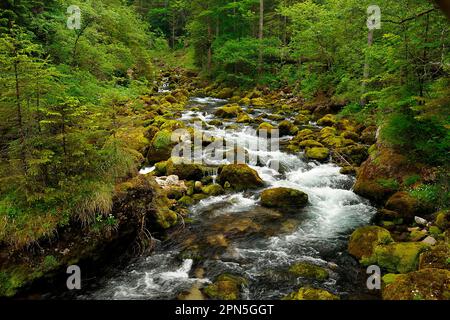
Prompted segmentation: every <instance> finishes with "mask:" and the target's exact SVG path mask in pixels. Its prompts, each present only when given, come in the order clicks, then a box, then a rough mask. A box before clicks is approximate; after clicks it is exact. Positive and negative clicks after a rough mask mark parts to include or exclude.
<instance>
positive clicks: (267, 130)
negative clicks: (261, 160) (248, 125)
mask: <svg viewBox="0 0 450 320" xmlns="http://www.w3.org/2000/svg"><path fill="white" fill-rule="evenodd" d="M277 129H278V128H277V127H275V126H273V125H271V124H270V123H268V122H263V123H261V124H260V125H259V127H258V133H259V134H260V135H261V134H267V137H271V136H272V133H273V132H275V130H277Z"/></svg>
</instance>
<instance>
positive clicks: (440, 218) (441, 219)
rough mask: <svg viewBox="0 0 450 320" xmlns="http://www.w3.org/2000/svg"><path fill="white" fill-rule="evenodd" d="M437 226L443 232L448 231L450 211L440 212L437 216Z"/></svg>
mask: <svg viewBox="0 0 450 320" xmlns="http://www.w3.org/2000/svg"><path fill="white" fill-rule="evenodd" d="M436 225H437V226H438V227H439V228H440V229H441V230H446V229H448V228H450V211H449V210H443V211H439V212H438V213H437V214H436Z"/></svg>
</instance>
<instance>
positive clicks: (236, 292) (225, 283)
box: [204, 274, 247, 300]
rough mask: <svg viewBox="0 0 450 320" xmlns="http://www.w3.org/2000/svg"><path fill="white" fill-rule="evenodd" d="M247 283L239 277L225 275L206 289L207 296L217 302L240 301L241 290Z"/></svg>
mask: <svg viewBox="0 0 450 320" xmlns="http://www.w3.org/2000/svg"><path fill="white" fill-rule="evenodd" d="M245 284H247V281H246V280H245V279H244V278H242V277H238V276H234V275H229V274H223V275H221V276H219V277H218V278H217V279H216V281H215V282H214V283H213V284H211V285H209V286H207V287H206V288H205V289H204V292H205V294H206V295H208V296H209V297H210V298H212V299H217V300H238V299H239V298H240V289H241V287H242V286H243V285H245Z"/></svg>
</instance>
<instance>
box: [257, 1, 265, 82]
mask: <svg viewBox="0 0 450 320" xmlns="http://www.w3.org/2000/svg"><path fill="white" fill-rule="evenodd" d="M258 39H259V57H258V71H259V74H261V73H262V71H263V46H262V40H263V39H264V0H259V34H258Z"/></svg>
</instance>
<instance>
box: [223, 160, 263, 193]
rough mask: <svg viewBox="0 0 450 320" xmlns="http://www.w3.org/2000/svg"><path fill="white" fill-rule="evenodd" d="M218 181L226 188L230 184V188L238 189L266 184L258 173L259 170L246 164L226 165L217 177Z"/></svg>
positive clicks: (247, 188) (249, 188)
mask: <svg viewBox="0 0 450 320" xmlns="http://www.w3.org/2000/svg"><path fill="white" fill-rule="evenodd" d="M217 182H218V183H219V184H220V185H222V186H224V187H225V188H226V189H227V186H228V185H229V188H231V189H234V190H236V191H243V190H251V189H258V188H261V187H263V186H264V181H263V180H262V179H261V177H260V176H259V175H258V172H256V171H255V170H253V169H252V168H250V167H249V166H248V165H246V164H230V165H226V166H224V167H223V168H222V170H221V171H220V173H219V176H218V177H217ZM227 182H228V185H227Z"/></svg>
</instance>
